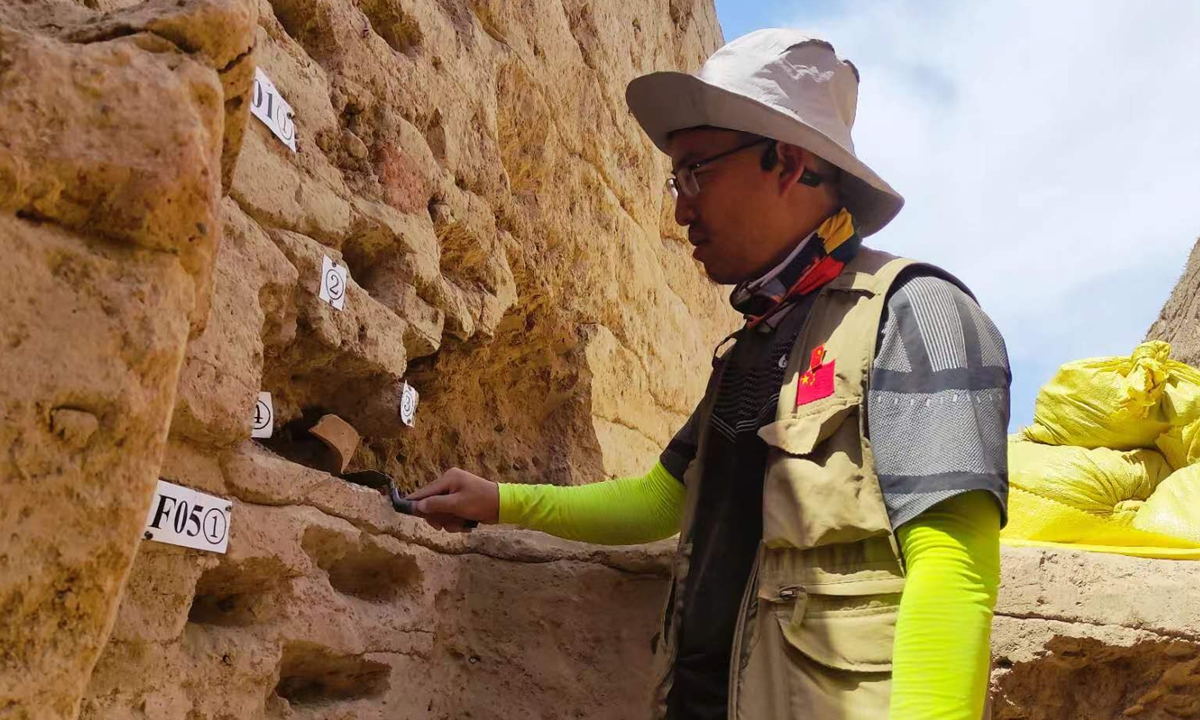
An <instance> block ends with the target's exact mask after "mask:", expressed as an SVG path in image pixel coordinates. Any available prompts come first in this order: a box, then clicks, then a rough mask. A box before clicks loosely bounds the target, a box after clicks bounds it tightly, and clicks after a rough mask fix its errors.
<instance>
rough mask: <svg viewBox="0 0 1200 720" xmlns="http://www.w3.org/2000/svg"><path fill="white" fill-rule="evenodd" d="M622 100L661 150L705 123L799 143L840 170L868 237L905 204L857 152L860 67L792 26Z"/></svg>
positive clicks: (642, 80)
mask: <svg viewBox="0 0 1200 720" xmlns="http://www.w3.org/2000/svg"><path fill="white" fill-rule="evenodd" d="M625 100H626V102H628V103H629V109H630V110H632V111H633V114H634V117H636V118H637V120H638V122H639V123H641V125H642V129H644V130H645V131H646V134H647V135H649V136H650V139H651V140H652V141H654V144H655V145H657V146H658V148H659V149H660V150H662V151H663V152H666V151H667V140H668V137H669V136H670V134H671V133H672V132H674V131H676V130H684V129H687V128H692V127H698V126H701V125H709V126H712V127H719V128H727V129H730V130H742V131H744V132H749V133H754V134H755V135H762V136H764V137H769V138H772V139H775V140H779V141H781V142H785V143H788V144H790V145H797V146H799V147H802V148H804V149H806V150H808V151H810V152H812V153H815V154H816V155H818V156H820V157H822V158H824V159H826V160H828V161H829V162H831V163H833V164H834V165H836V166H838V167H839V168H841V169H842V170H843V171H845V172H844V174H843V175H842V182H841V188H842V199H843V200H844V201H845V203H846V208H847V209H848V210H850V212H851V213H853V214H854V218H855V221H856V222H855V226H856V227H857V229H858V232H859V235H861V236H863V237H865V236H867V235H870V234H871V233H874V232H876V231H878V230H879V229H881V228H882V227H883V226H884V225H887V224H888V222H890V221H891V219H892V218H894V217H896V213H898V212H900V208H901V207H902V206H903V205H904V198H902V197H901V196H900V193H898V192H896V191H895V190H893V189H892V187H891V186H890V185H888V184H887V183H886V182H884V181H883V178H881V177H879V176H878V175H876V174H875V172H874V171H873V170H871V168H869V167H867V165H866V164H865V163H863V162H862V161H861V160H859V159H858V157H857V156H856V155H855V154H854V141H853V140H851V139H850V128H851V127H853V126H854V113H855V109H856V107H857V105H858V70H857V69H856V68H855V67H854V65H852V64H850V62H849V61H848V60H842V59H841V58H839V57H838V56H837V54H836V53H835V52H834V50H833V46H832V45H830V44H829V43H827V42H825V41H824V40H818V39H815V38H811V37H809V36H807V35H805V34H803V33H801V32H798V31H796V30H783V29H769V30H758V31H755V32H752V33H750V34H749V35H743V36H742V37H740V38H738V39H736V40H734V41H733V42H730V43H728V44H726V45H725V46H724V47H722V48H721V49H720V50H717V51H716V52H715V53H713V55H712V57H710V58H709V59H708V60H707V61H706V62H705V63H704V66H703V67H702V68H700V72H699V73H698V74H697V75H689V74H687V73H680V72H657V73H651V74H649V75H643V76H642V77H639V78H636V79H634V81H633V82H631V83H629V87H628V88H627V89H626V90H625Z"/></svg>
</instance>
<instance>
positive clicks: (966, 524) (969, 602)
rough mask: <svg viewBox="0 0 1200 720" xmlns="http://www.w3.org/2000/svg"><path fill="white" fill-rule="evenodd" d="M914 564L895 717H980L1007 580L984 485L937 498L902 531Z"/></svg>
mask: <svg viewBox="0 0 1200 720" xmlns="http://www.w3.org/2000/svg"><path fill="white" fill-rule="evenodd" d="M898 535H899V538H900V547H901V549H902V550H903V552H904V557H905V559H906V561H907V563H908V580H907V583H906V585H905V588H904V595H903V597H901V599H900V616H899V619H898V620H897V622H896V640H895V654H894V656H893V664H892V699H891V711H890V713H889V720H979V718H980V716H981V715H982V713H983V704H984V699H985V697H986V695H987V688H988V669H989V668H988V665H989V658H990V645H989V643H990V638H991V630H992V610H993V608H994V607H995V605H996V593H997V590H998V588H999V585H1000V511H999V508H997V506H996V502H995V500H994V499H993V498H992V497H991V496H990V495H989V494H988V493H986V492H984V491H981V490H980V491H972V492H968V493H964V494H962V495H958V496H956V497H954V498H951V499H950V500H947V501H945V502H943V503H940V504H938V505H935V506H934V507H933V508H931V509H929V510H927V511H925V512H924V513H923V514H921V515H920V516H919V517H918V518H917V519H915V520H913V521H912V522H910V523H908V524H907V525H904V526H902V527H901V528H900V530H899V533H898Z"/></svg>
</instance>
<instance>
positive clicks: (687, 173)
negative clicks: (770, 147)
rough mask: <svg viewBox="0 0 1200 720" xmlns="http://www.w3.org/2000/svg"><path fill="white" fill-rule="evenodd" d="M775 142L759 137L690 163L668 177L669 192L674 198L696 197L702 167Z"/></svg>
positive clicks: (698, 192)
mask: <svg viewBox="0 0 1200 720" xmlns="http://www.w3.org/2000/svg"><path fill="white" fill-rule="evenodd" d="M769 142H775V141H774V140H772V139H771V138H759V139H757V140H755V141H753V142H748V143H746V144H745V145H739V146H737V147H735V148H734V149H732V150H726V151H725V152H723V153H718V154H716V155H713V156H712V157H706V158H704V159H703V160H700V161H698V162H694V163H689V164H688V165H685V166H683V167H681V168H679V169H678V170H676V171H675V172H673V173H671V177H669V178H667V192H669V193H671V197H672V198H673V199H676V200H678V199H679V196H680V195H684V196H685V197H696V196H697V195H699V194H700V182H699V181H698V180H696V171H697V170H699V169H700V168H702V167H704V166H706V165H711V164H713V163H715V162H716V161H718V160H721V159H723V158H727V157H729V156H730V155H733V154H734V153H739V152H741V151H743V150H747V149H749V148H752V147H757V146H758V145H762V144H764V143H769Z"/></svg>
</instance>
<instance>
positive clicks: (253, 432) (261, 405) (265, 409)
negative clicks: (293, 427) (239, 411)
mask: <svg viewBox="0 0 1200 720" xmlns="http://www.w3.org/2000/svg"><path fill="white" fill-rule="evenodd" d="M274 430H275V407H274V404H273V403H272V402H271V393H269V392H260V393H259V394H258V401H257V402H255V403H254V417H253V418H252V419H251V421H250V437H252V438H269V437H271V433H272V432H274Z"/></svg>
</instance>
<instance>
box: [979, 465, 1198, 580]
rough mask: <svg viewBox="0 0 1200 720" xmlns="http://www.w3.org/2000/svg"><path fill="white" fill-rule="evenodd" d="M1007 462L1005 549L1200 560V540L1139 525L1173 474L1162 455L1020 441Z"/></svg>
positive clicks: (1003, 535)
mask: <svg viewBox="0 0 1200 720" xmlns="http://www.w3.org/2000/svg"><path fill="white" fill-rule="evenodd" d="M1008 464H1009V468H1008V472H1009V483H1010V485H1009V497H1008V524H1007V525H1006V526H1005V528H1004V530H1003V532H1002V533H1001V539H1002V540H1003V541H1004V543H1005V544H1007V545H1018V546H1036V547H1063V548H1066V549H1072V550H1087V551H1092V552H1109V553H1121V554H1124V555H1133V556H1136V557H1154V558H1172V559H1190V560H1200V541H1189V540H1186V539H1182V538H1177V537H1171V536H1169V535H1163V534H1161V533H1157V532H1152V531H1148V530H1145V529H1139V528H1137V527H1134V526H1133V521H1136V517H1137V513H1138V512H1140V511H1139V510H1138V508H1139V506H1142V502H1143V501H1145V500H1146V499H1147V498H1149V497H1152V496H1153V491H1154V490H1155V488H1156V486H1157V485H1158V484H1159V482H1160V481H1162V480H1163V478H1164V477H1165V476H1166V474H1167V472H1168V468H1167V466H1166V462H1165V460H1164V459H1163V458H1162V457H1161V456H1160V455H1158V453H1156V452H1154V451H1152V450H1139V451H1133V452H1117V451H1113V450H1108V449H1104V448H1101V449H1085V448H1074V447H1056V446H1048V445H1040V444H1036V443H1030V442H1019V441H1018V442H1010V443H1009V446H1008Z"/></svg>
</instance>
